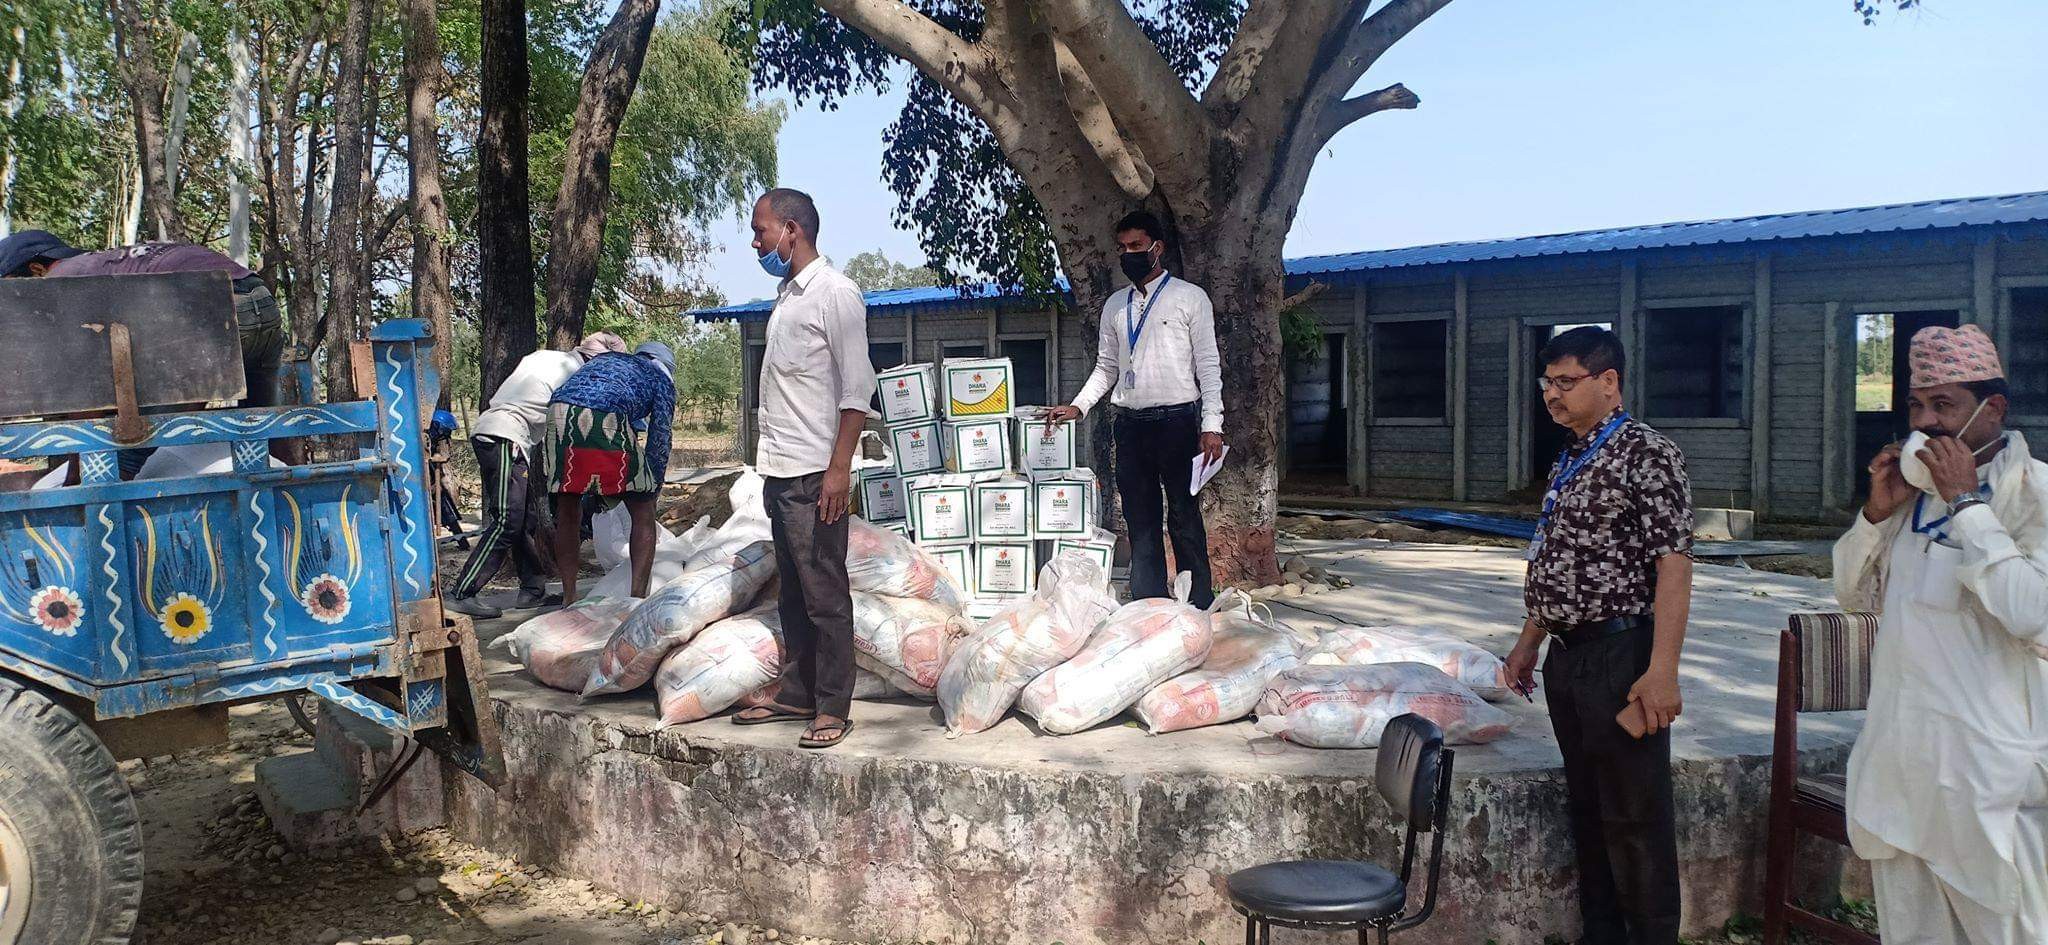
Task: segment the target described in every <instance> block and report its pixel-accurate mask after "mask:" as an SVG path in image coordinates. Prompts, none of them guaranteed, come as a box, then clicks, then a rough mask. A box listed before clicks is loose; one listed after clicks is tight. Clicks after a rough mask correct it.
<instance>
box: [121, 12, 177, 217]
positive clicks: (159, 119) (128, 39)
mask: <svg viewBox="0 0 2048 945" xmlns="http://www.w3.org/2000/svg"><path fill="white" fill-rule="evenodd" d="M142 2H143V0H110V3H111V6H112V7H113V13H114V50H115V57H114V59H115V62H116V63H118V65H117V66H116V68H117V69H119V70H120V74H121V78H122V84H123V85H125V86H126V87H127V90H128V104H129V110H130V111H131V112H132V113H133V114H134V118H135V151H136V155H137V157H138V158H139V160H140V162H141V167H140V176H141V179H142V184H141V187H140V188H139V189H140V191H141V193H140V199H141V203H142V207H143V213H144V215H145V216H146V217H147V219H148V221H149V226H150V229H151V230H152V232H153V233H154V236H155V238H156V239H160V240H182V239H184V238H185V231H184V228H183V227H182V226H181V225H180V224H179V221H178V208H177V203H176V201H174V200H173V199H172V194H171V181H170V175H169V171H168V164H167V163H166V160H165V156H166V152H165V147H164V134H165V129H164V74H163V70H162V69H160V68H158V67H157V61H156V46H155V44H154V43H153V42H152V41H151V39H150V37H151V30H150V26H149V22H148V18H146V17H145V16H144V15H143V12H142V8H141V6H140V4H141V3H142ZM129 238H130V239H131V240H132V239H133V238H134V237H133V235H130V237H129Z"/></svg>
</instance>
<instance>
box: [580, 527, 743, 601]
mask: <svg viewBox="0 0 2048 945" xmlns="http://www.w3.org/2000/svg"><path fill="white" fill-rule="evenodd" d="M712 534H713V532H712V529H711V516H709V515H707V516H704V517H703V518H700V519H698V520H697V524H695V525H692V526H690V527H689V529H688V530H686V531H684V532H683V533H682V534H680V535H671V536H669V537H668V538H666V539H663V540H662V541H660V542H658V543H656V544H655V546H654V562H653V565H652V566H651V567H649V568H648V577H647V589H648V591H650V592H652V591H653V590H654V589H655V588H657V587H660V586H662V585H663V584H667V583H668V582H670V581H673V580H675V579H676V577H677V576H678V575H680V574H682V573H683V571H684V570H686V568H687V564H688V562H689V560H690V558H691V557H693V556H694V555H696V553H697V552H698V551H699V550H701V549H703V547H704V546H705V545H706V544H708V543H709V542H710V541H711V536H712ZM632 592H633V568H632V562H624V563H621V564H619V565H617V566H615V567H613V568H612V569H611V570H610V571H609V572H607V573H606V574H605V576H604V577H602V578H599V579H598V581H597V583H596V584H594V585H592V586H591V588H590V593H588V594H585V595H584V597H583V599H584V600H590V599H591V598H594V597H625V596H627V595H629V594H631V593H632Z"/></svg>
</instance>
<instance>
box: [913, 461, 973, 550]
mask: <svg viewBox="0 0 2048 945" xmlns="http://www.w3.org/2000/svg"><path fill="white" fill-rule="evenodd" d="M953 479H954V477H950V476H919V477H917V478H915V479H909V480H905V481H904V484H903V489H904V493H905V494H906V495H908V496H909V497H910V534H911V536H912V538H913V539H915V540H916V541H917V543H918V544H920V545H922V544H927V543H930V544H943V543H947V542H952V543H960V542H967V541H973V540H974V496H973V487H972V483H968V482H957V481H950V480H953Z"/></svg>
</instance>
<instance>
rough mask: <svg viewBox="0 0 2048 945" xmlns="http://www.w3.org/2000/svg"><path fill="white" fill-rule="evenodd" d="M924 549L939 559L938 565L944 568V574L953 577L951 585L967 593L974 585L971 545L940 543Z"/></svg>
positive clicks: (972, 550) (972, 549)
mask: <svg viewBox="0 0 2048 945" xmlns="http://www.w3.org/2000/svg"><path fill="white" fill-rule="evenodd" d="M925 551H927V552H929V553H930V554H931V556H932V557H934V558H937V559H939V566H940V567H942V568H945V569H946V575H947V576H948V577H950V578H952V579H953V586H954V587H956V588H959V590H960V593H962V594H965V593H968V588H971V587H973V586H974V546H973V545H940V546H938V547H935V548H926V549H925Z"/></svg>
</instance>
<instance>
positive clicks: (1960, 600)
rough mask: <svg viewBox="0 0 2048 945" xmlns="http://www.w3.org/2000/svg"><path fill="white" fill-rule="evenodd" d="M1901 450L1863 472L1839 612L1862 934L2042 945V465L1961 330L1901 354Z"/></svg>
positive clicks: (1921, 944)
mask: <svg viewBox="0 0 2048 945" xmlns="http://www.w3.org/2000/svg"><path fill="white" fill-rule="evenodd" d="M1909 358H1910V361H1911V366H1912V378H1911V381H1910V384H1911V387H1912V391H1911V394H1910V396H1909V397H1908V398H1907V407H1908V411H1909V417H1908V419H1909V420H1910V421H1911V423H1912V428H1913V430H1914V431H1915V432H1914V434H1913V436H1912V437H1910V438H1909V439H1907V440H1906V442H1905V443H1903V444H1900V445H1894V446H1888V447H1885V448H1884V450H1883V451H1881V452H1880V453H1878V455H1877V457H1876V458H1875V459H1872V460H1871V462H1870V499H1869V501H1868V502H1866V503H1865V504H1864V506H1863V513H1862V514H1861V515H1859V516H1857V517H1856V520H1855V524H1854V525H1853V526H1851V527H1850V529H1849V531H1848V533H1847V534H1845V535H1843V536H1842V539H1841V540H1840V541H1839V542H1836V544H1835V594H1836V596H1837V597H1838V598H1839V599H1840V600H1841V603H1842V606H1843V608H1845V609H1847V610H1861V611H1877V612H1879V613H1880V614H1881V619H1880V622H1879V625H1878V631H1877V650H1876V652H1875V653H1874V654H1873V655H1872V657H1871V663H1870V707H1869V711H1868V712H1867V714H1866V715H1865V717H1864V722H1863V732H1862V734H1861V735H1860V736H1858V737H1857V739H1856V747H1855V749H1854V750H1853V751H1851V752H1850V754H1849V785H1848V799H1847V807H1848V820H1849V841H1850V843H1851V844H1852V845H1853V846H1854V847H1855V849H1856V854H1857V855H1858V856H1861V857H1863V858H1865V859H1867V860H1869V861H1870V873H1871V885H1872V886H1873V887H1874V888H1875V889H1876V892H1877V922H1878V929H1879V931H1880V932H1882V933H1883V936H1884V940H1885V941H1886V942H1913V943H1916V945H1962V943H1965V942H1968V943H1970V945H2020V943H2022V942H2025V943H2030V945H2038V943H2041V942H2048V662H2044V660H2043V656H2042V654H2043V653H2048V649H2043V646H2044V644H2048V464H2043V463H2042V462H2041V461H2039V460H2037V459H2034V458H2033V457H2032V456H2030V455H2028V452H2027V441H2026V438H2025V437H2022V436H2021V435H2020V434H2019V432H2018V431H2015V430H2008V429H2006V427H2005V423H2006V417H2007V415H2008V412H2009V411H2010V410H2011V409H2012V408H2011V400H2010V396H2011V395H2010V390H2009V388H2008V385H2007V383H2006V380H2005V371H2004V369H2003V367H2002V365H2001V364H2000V361H1999V357H1998V351H1997V349H1996V348H1995V347H1993V345H1992V343H1991V339H1990V337H1989V336H1987V335H1985V334H1984V332H1983V330H1982V329H1979V328H1978V327H1977V326H1975V325H1964V326H1962V327H1961V328H1942V327H1929V328H1923V329H1921V330H1920V331H1919V332H1918V333H1917V334H1915V335H1914V336H1913V342H1912V347H1911V350H1910V352H1909Z"/></svg>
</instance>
